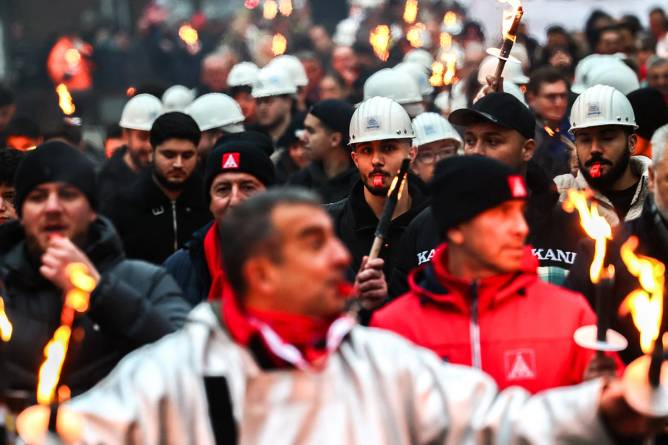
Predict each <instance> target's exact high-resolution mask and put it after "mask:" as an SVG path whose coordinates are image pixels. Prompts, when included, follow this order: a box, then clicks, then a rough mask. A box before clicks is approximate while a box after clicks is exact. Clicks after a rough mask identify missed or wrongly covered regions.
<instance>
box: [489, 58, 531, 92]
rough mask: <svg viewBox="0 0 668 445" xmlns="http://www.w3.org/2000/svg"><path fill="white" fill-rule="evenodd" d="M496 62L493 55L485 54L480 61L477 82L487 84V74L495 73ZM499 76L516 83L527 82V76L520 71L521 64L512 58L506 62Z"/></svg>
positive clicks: (497, 60)
mask: <svg viewBox="0 0 668 445" xmlns="http://www.w3.org/2000/svg"><path fill="white" fill-rule="evenodd" d="M498 62H499V59H497V58H496V57H494V56H487V57H485V58H484V59H483V60H482V62H480V68H479V69H478V82H479V83H480V84H482V85H487V76H493V75H494V74H496V65H497V63H498ZM501 77H503V79H504V80H509V81H511V82H512V83H514V84H517V85H523V84H526V83H529V78H528V77H527V76H526V74H524V72H523V71H522V66H521V65H520V64H519V63H517V62H513V61H512V60H509V61H507V62H506V65H505V66H504V67H503V71H502V72H501Z"/></svg>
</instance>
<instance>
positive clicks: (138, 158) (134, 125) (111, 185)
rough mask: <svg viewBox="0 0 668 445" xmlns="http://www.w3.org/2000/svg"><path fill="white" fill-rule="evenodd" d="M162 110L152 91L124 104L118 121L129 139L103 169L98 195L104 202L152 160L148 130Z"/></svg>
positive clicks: (126, 184) (136, 175)
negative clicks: (151, 93)
mask: <svg viewBox="0 0 668 445" xmlns="http://www.w3.org/2000/svg"><path fill="white" fill-rule="evenodd" d="M160 113H162V102H160V99H158V98H157V97H155V96H151V95H150V94H138V95H136V96H134V97H133V98H132V99H130V100H129V101H128V103H127V104H125V107H124V108H123V113H122V114H121V121H120V122H119V124H118V125H119V126H120V127H121V129H122V132H123V139H125V141H126V143H125V146H123V147H120V148H118V149H117V150H115V151H114V154H113V155H112V156H111V158H109V160H107V162H106V163H105V164H104V166H103V167H102V170H100V173H99V175H98V178H97V188H98V190H97V196H98V199H99V200H100V203H101V204H103V205H105V204H107V203H109V202H110V201H111V200H113V198H114V196H115V195H116V194H117V193H118V191H119V190H120V189H122V188H124V187H127V186H128V185H129V184H131V183H132V182H133V181H135V180H136V179H137V177H138V176H139V172H140V171H141V170H142V169H144V168H145V167H146V166H148V164H149V163H150V162H151V156H152V155H153V153H152V150H151V143H150V141H149V130H150V129H151V125H153V122H154V121H155V119H156V118H157V117H158V116H159V115H160Z"/></svg>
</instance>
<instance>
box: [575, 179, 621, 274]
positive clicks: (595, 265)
mask: <svg viewBox="0 0 668 445" xmlns="http://www.w3.org/2000/svg"><path fill="white" fill-rule="evenodd" d="M587 197H588V193H587V192H584V191H579V190H569V191H568V199H567V200H566V201H564V210H566V211H567V212H569V213H572V212H573V211H574V210H577V211H578V213H579V214H580V225H581V226H582V228H583V229H584V231H585V233H586V234H587V236H589V238H591V239H593V240H594V241H595V242H596V243H595V245H594V259H593V260H592V262H591V267H590V269H589V277H590V278H591V282H592V283H594V284H596V283H598V282H599V280H600V278H601V272H602V271H603V261H604V260H605V249H606V240H609V239H612V228H611V227H610V224H608V222H607V221H606V220H605V218H604V217H602V216H601V215H599V214H598V206H597V205H596V203H592V204H591V209H590V208H589V206H588V205H587Z"/></svg>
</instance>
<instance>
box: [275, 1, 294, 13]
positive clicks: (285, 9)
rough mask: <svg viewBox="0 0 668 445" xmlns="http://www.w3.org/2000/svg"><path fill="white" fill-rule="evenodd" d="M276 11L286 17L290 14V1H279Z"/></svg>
mask: <svg viewBox="0 0 668 445" xmlns="http://www.w3.org/2000/svg"><path fill="white" fill-rule="evenodd" d="M278 10H279V11H280V12H281V14H283V15H284V16H286V17H288V16H289V15H290V14H292V0H280V3H279V4H278Z"/></svg>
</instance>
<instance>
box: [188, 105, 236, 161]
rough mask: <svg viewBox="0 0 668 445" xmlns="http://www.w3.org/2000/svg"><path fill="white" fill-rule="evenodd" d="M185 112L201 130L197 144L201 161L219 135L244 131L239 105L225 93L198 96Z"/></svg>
mask: <svg viewBox="0 0 668 445" xmlns="http://www.w3.org/2000/svg"><path fill="white" fill-rule="evenodd" d="M185 112H186V113H187V114H189V115H190V116H191V117H192V118H193V119H195V122H197V126H198V127H199V129H200V131H201V132H202V134H201V137H200V140H199V145H198V146H197V155H198V156H199V158H200V161H201V162H202V163H203V161H204V160H205V159H206V157H207V155H208V154H209V153H210V152H211V149H213V146H214V144H215V143H216V141H217V140H218V138H219V137H221V136H222V135H224V134H229V133H239V132H242V131H244V115H243V113H242V111H241V107H240V106H239V104H238V103H237V102H236V101H235V100H234V99H232V98H231V97H230V96H228V95H227V94H223V93H209V94H205V95H204V96H200V97H198V98H197V99H195V101H194V102H193V103H192V104H190V106H188V108H186V110H185Z"/></svg>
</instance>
